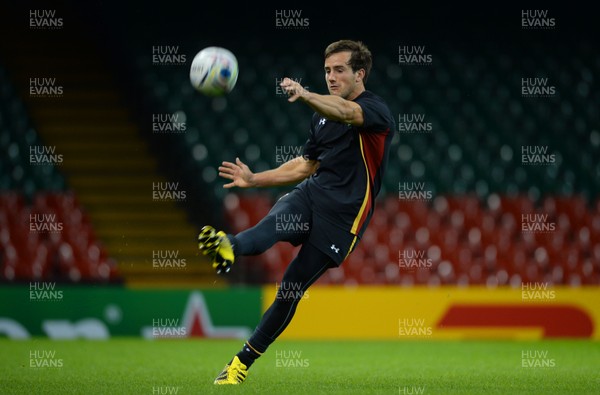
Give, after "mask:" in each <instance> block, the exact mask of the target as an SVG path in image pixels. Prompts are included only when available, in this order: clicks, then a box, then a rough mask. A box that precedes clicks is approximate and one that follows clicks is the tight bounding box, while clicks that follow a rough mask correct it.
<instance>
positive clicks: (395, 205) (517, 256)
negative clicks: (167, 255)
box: [225, 194, 600, 287]
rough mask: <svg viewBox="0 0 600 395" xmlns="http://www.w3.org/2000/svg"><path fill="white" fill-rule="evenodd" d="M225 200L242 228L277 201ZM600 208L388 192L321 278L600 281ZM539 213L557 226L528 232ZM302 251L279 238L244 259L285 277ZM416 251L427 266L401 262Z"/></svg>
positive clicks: (571, 202) (269, 276) (570, 200)
mask: <svg viewBox="0 0 600 395" xmlns="http://www.w3.org/2000/svg"><path fill="white" fill-rule="evenodd" d="M225 202H226V212H227V218H228V220H229V221H230V223H231V224H232V225H233V226H234V230H235V231H241V230H244V229H246V228H247V227H248V226H251V225H254V224H255V223H256V222H258V220H260V218H262V216H264V215H265V214H266V213H267V212H268V210H269V208H270V207H271V205H272V204H273V203H274V201H272V200H271V198H270V195H268V194H262V195H256V196H255V195H252V196H238V195H235V194H230V195H228V196H227V197H226V199H225ZM598 206H600V201H596V203H595V207H591V206H588V205H587V203H586V202H585V200H584V199H583V198H582V197H581V196H573V197H560V198H557V197H554V196H549V197H547V198H545V199H544V200H543V202H542V204H541V205H540V206H537V205H535V203H534V202H533V201H532V200H531V199H530V198H528V197H526V196H516V197H508V198H501V197H498V196H497V195H491V196H490V197H489V198H488V199H487V200H486V201H482V200H480V199H478V198H477V197H473V196H456V195H453V196H451V197H445V196H440V197H437V198H435V199H434V200H433V201H432V202H410V203H406V202H402V201H400V200H399V199H398V198H397V197H395V196H388V197H386V198H384V199H381V200H380V201H379V205H378V209H377V211H376V213H375V215H374V216H373V219H372V223H371V225H370V226H369V228H368V229H367V231H366V232H365V234H364V236H363V238H362V240H361V241H360V243H359V245H358V247H357V248H356V250H355V251H354V252H353V253H352V254H351V255H350V256H349V258H348V259H347V260H346V262H344V264H343V265H342V266H341V268H339V269H335V270H330V271H329V272H327V273H326V274H325V275H324V276H323V278H321V279H320V280H319V283H321V284H328V283H334V284H402V285H416V284H427V285H441V284H459V285H472V284H479V285H487V286H490V287H495V286H501V285H512V286H517V287H518V286H520V284H521V283H522V282H547V283H549V284H556V285H558V284H565V285H571V286H580V285H589V284H596V285H597V284H600V211H598ZM532 212H534V213H543V214H547V215H548V217H547V223H549V224H554V225H555V226H553V228H554V229H555V230H554V231H551V232H527V231H523V229H522V226H521V223H522V220H521V214H523V213H532ZM298 248H299V247H293V246H291V245H290V244H288V243H278V244H276V245H275V246H274V248H273V249H271V250H269V251H267V252H265V253H264V254H262V255H260V256H258V257H255V258H250V257H247V258H244V261H243V262H244V263H246V264H248V265H260V267H261V268H262V270H264V272H265V274H266V279H265V280H266V281H279V280H280V279H281V276H282V275H283V272H284V271H285V268H286V267H287V264H288V262H289V261H290V260H291V259H292V258H293V256H294V254H295V253H296V252H297V250H298ZM407 251H408V252H407ZM404 254H408V255H404ZM415 254H417V255H416V256H420V257H422V258H421V259H423V260H424V261H422V262H424V263H425V264H424V265H422V266H421V267H407V265H406V264H401V263H400V258H401V257H404V256H415ZM419 254H420V255H419ZM246 260H248V261H246ZM405 262H406V261H405Z"/></svg>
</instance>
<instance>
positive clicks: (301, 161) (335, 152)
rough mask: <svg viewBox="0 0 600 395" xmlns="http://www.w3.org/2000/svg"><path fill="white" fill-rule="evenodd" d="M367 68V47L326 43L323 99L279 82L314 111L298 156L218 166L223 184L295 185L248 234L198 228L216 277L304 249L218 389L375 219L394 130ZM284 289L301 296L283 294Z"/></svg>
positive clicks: (237, 378)
mask: <svg viewBox="0 0 600 395" xmlns="http://www.w3.org/2000/svg"><path fill="white" fill-rule="evenodd" d="M371 65H372V57H371V52H370V51H369V49H368V48H367V47H366V46H365V45H364V44H363V43H361V42H358V41H351V40H341V41H337V42H334V43H332V44H330V45H329V46H328V47H327V48H326V49H325V81H326V83H327V88H328V90H329V95H319V94H316V93H312V92H308V91H307V90H305V89H303V87H302V86H301V85H300V84H299V83H297V82H295V81H293V80H291V79H289V78H285V79H284V80H283V81H282V82H281V84H280V85H281V88H282V89H283V91H284V92H286V93H287V94H288V96H289V97H288V101H289V102H295V101H302V102H304V103H306V104H307V105H309V106H310V107H311V108H312V109H313V110H314V111H315V113H314V114H313V116H312V121H311V125H310V133H309V136H308V140H307V141H306V144H305V145H304V152H303V156H302V157H298V158H295V159H292V160H290V161H288V162H286V163H284V164H282V165H281V166H279V167H278V168H276V169H272V170H267V171H264V172H260V173H253V172H252V171H251V170H250V169H249V168H248V166H246V165H245V164H244V163H243V162H242V161H241V160H240V159H239V158H236V161H235V163H231V162H223V164H222V166H221V167H219V175H220V176H221V177H224V178H226V179H228V180H230V181H231V182H229V183H228V184H225V185H224V187H225V188H232V187H240V188H252V187H269V186H280V185H289V184H294V183H299V184H298V185H296V186H295V187H294V189H293V190H292V191H291V192H289V193H288V194H286V195H284V196H283V197H281V198H280V199H279V200H278V201H277V203H276V204H275V205H274V206H273V208H272V209H271V211H270V212H269V213H268V214H267V215H266V216H265V217H264V218H263V219H262V220H261V221H260V222H259V223H258V224H257V225H256V226H254V227H252V228H250V229H247V230H245V231H243V232H240V233H238V234H236V235H232V234H226V233H225V232H223V231H218V232H217V231H216V230H215V229H214V228H212V227H210V226H205V227H203V228H202V230H201V232H200V234H199V235H198V246H199V248H200V250H201V251H202V253H203V254H205V255H208V256H210V257H211V258H212V261H213V267H214V268H215V269H216V270H217V273H227V272H229V270H230V269H231V265H232V264H233V263H234V262H235V259H236V257H239V256H244V255H257V254H260V253H262V252H264V251H266V250H267V249H268V248H270V247H271V246H272V245H273V244H275V243H276V242H278V241H287V242H289V243H292V244H293V245H295V246H298V245H301V246H302V247H301V248H300V250H299V252H298V255H297V256H296V257H295V258H294V259H293V260H292V261H291V262H290V263H289V265H288V267H287V269H286V271H285V274H284V275H283V279H282V280H281V285H280V287H279V290H278V293H277V297H276V298H275V301H274V302H273V304H272V305H271V306H270V307H269V309H268V310H267V311H266V312H265V314H264V315H263V317H262V319H261V321H260V323H259V324H258V326H257V327H256V329H255V331H254V333H253V334H252V336H251V337H250V338H249V339H248V340H247V341H246V342H245V344H244V346H243V347H242V349H241V350H240V351H239V352H238V353H237V354H236V355H235V356H234V357H233V359H232V360H231V361H230V362H229V363H228V364H227V365H226V366H225V368H224V369H223V371H222V372H221V373H220V374H219V375H218V377H217V378H216V379H215V384H239V383H241V382H243V381H244V380H245V379H246V376H247V374H248V369H249V368H250V366H252V364H253V363H254V361H255V360H256V359H257V358H258V357H260V356H261V355H262V354H263V353H264V352H265V351H266V350H267V348H268V347H269V345H270V344H271V343H273V342H274V341H275V339H277V337H278V336H279V335H280V334H281V333H282V332H283V331H284V329H285V328H286V327H287V325H288V324H289V323H290V321H291V320H292V317H293V316H294V313H295V311H296V307H297V305H298V302H300V300H301V299H302V295H303V293H304V292H305V291H306V290H307V289H308V287H310V285H311V284H313V283H314V282H315V281H317V280H318V279H319V277H320V276H321V275H322V274H323V273H324V272H325V271H327V269H329V268H332V267H337V266H339V265H341V264H342V262H343V261H344V259H345V258H346V257H347V256H348V255H349V254H350V253H351V252H352V251H353V249H354V248H355V247H356V245H357V242H358V240H360V238H361V236H362V234H363V233H364V231H365V229H366V227H367V224H368V223H369V220H370V219H371V216H372V214H373V210H374V208H375V197H376V196H377V194H378V192H379V189H380V186H381V182H382V179H383V174H384V171H385V168H386V164H387V159H388V156H389V150H390V145H391V141H392V137H393V133H394V127H395V125H394V119H393V117H392V115H391V112H390V110H389V108H388V106H387V105H386V103H385V102H384V101H383V100H382V99H381V98H380V97H378V96H376V95H375V94H373V93H371V92H370V91H367V90H366V89H365V83H366V81H367V77H368V76H369V72H370V70H371ZM281 215H294V216H296V217H295V218H302V219H303V220H304V221H306V222H307V223H308V224H309V226H308V230H307V231H306V232H282V231H278V229H277V226H276V221H277V218H285V217H281ZM288 218H289V217H288ZM285 289H294V290H296V289H298V290H299V291H300V292H282V291H281V290H285Z"/></svg>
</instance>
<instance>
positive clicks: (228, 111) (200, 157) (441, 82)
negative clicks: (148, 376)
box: [0, 9, 600, 286]
mask: <svg viewBox="0 0 600 395" xmlns="http://www.w3.org/2000/svg"><path fill="white" fill-rule="evenodd" d="M131 12H132V11H131V10H130V13H129V14H128V13H127V12H126V11H123V12H122V13H121V14H120V15H117V16H115V18H122V19H123V20H127V24H123V26H129V25H128V23H130V22H132V23H135V22H136V21H137V22H138V23H141V22H140V21H141V20H142V19H143V17H142V16H143V15H144V14H143V11H142V10H138V9H136V10H135V14H132V13H131ZM128 15H129V19H127V18H128ZM131 15H136V16H138V17H137V19H136V18H132V17H131ZM144 20H145V19H144ZM145 23H157V22H156V21H154V22H153V21H152V20H150V21H148V20H145ZM167 30H168V29H167V28H165V29H163V30H160V29H157V31H155V32H154V33H152V34H150V33H148V32H147V31H146V30H145V29H143V28H139V29H133V28H132V29H131V34H130V35H127V36H119V32H118V31H116V32H114V37H113V39H112V40H108V38H107V40H108V41H109V43H110V44H107V46H109V45H114V46H115V48H112V50H114V51H115V52H114V53H113V54H117V55H113V58H118V59H119V65H118V66H119V67H121V68H120V69H119V72H120V73H121V74H122V75H123V76H122V77H121V78H122V79H123V80H127V84H128V86H127V87H126V89H125V90H126V92H124V94H129V95H130V97H129V103H128V104H129V105H130V106H131V107H133V108H134V109H135V117H136V118H135V121H136V123H137V125H138V126H137V127H139V135H137V137H135V138H134V136H136V132H135V129H136V126H134V125H127V127H124V128H123V129H119V132H117V133H116V134H115V136H116V135H119V136H127V137H123V139H122V140H121V141H120V143H121V145H128V146H129V145H132V144H133V145H136V146H138V147H143V144H144V143H142V142H140V140H136V138H145V139H146V141H147V143H148V144H149V146H150V147H151V155H147V156H144V157H143V158H142V157H140V156H138V153H137V152H136V154H135V155H134V156H131V157H129V158H128V161H125V162H122V163H120V164H117V163H116V162H113V165H114V166H115V168H119V169H125V168H127V169H131V167H132V166H137V165H139V166H140V167H139V168H137V170H136V171H134V173H136V174H139V172H143V173H146V172H148V171H151V170H153V169H154V167H153V166H157V167H159V168H160V170H161V171H162V172H164V174H165V176H166V177H168V178H169V179H175V180H179V181H180V182H182V183H183V184H184V185H185V186H186V189H187V190H188V191H189V192H190V194H193V196H194V198H193V199H190V200H193V202H192V203H193V204H194V205H193V206H192V205H188V206H187V207H186V208H187V210H188V212H187V214H182V216H183V217H186V218H187V220H188V221H189V222H191V223H192V224H193V225H194V226H195V227H196V229H193V228H192V227H190V226H189V223H188V225H187V227H183V228H179V229H180V230H181V229H184V230H181V231H180V232H179V231H177V232H176V231H173V232H172V234H170V235H169V237H168V238H167V239H165V240H162V241H163V242H164V244H163V246H164V247H163V248H164V249H168V248H179V249H181V250H183V249H185V248H187V247H186V245H194V243H193V240H192V239H190V238H189V235H191V234H195V233H196V231H197V229H198V228H199V227H200V226H201V225H203V224H204V223H207V222H211V223H212V224H214V225H216V226H219V227H223V228H226V229H227V230H229V231H232V232H237V231H240V230H243V229H245V228H247V227H248V226H251V225H252V224H254V223H256V222H257V221H258V220H259V219H260V218H261V217H262V216H263V215H264V214H265V213H266V212H267V211H268V209H269V208H270V207H271V206H272V204H273V203H274V202H275V200H276V199H277V197H278V196H280V195H281V194H282V193H283V192H285V190H286V188H276V189H273V190H269V191H240V190H236V191H232V192H228V191H227V190H224V189H223V188H222V184H223V182H222V180H220V179H219V177H218V172H217V170H216V169H217V167H218V166H219V164H220V163H221V161H222V160H232V159H233V158H235V157H236V156H239V157H240V158H242V159H243V160H244V161H245V162H246V163H247V164H248V165H249V166H250V167H251V169H253V170H254V171H261V170H265V169H267V168H272V167H274V166H277V165H279V164H280V158H279V157H278V156H277V154H278V149H279V148H286V149H288V150H291V151H294V150H296V149H298V148H299V147H301V146H302V145H303V143H304V141H305V138H306V132H307V127H308V119H309V116H310V114H311V112H310V110H309V109H307V108H306V107H305V106H301V105H289V104H288V103H287V102H286V100H285V98H284V97H282V95H280V94H279V93H278V89H277V83H278V80H279V79H280V78H282V76H283V75H288V76H290V77H292V78H296V79H301V80H302V83H303V84H305V85H308V86H309V88H310V89H311V90H315V91H324V90H325V87H324V84H323V81H322V80H321V79H320V76H322V59H321V55H320V52H321V48H320V47H319V48H314V47H313V46H312V45H313V43H311V42H307V41H306V40H304V39H302V36H301V35H294V34H292V33H289V34H287V35H286V33H285V32H283V33H281V34H282V35H283V36H284V38H283V39H285V40H289V42H288V47H289V48H294V54H302V55H301V56H299V55H298V56H293V55H292V54H291V53H290V52H288V51H284V50H281V49H279V48H277V47H276V46H275V45H274V44H273V46H270V45H269V44H268V43H267V42H266V41H261V39H260V38H255V37H254V36H253V35H250V34H249V35H248V37H245V38H244V40H242V41H240V40H239V39H238V38H235V37H234V38H230V37H220V38H219V40H220V42H219V44H222V45H224V46H227V47H228V48H229V49H231V50H232V51H233V52H234V53H235V54H236V55H237V57H238V61H239V64H240V70H241V71H240V77H239V80H238V84H237V86H236V88H235V89H234V91H233V92H232V93H231V94H230V95H228V96H225V97H219V98H207V97H203V96H201V95H199V94H198V93H196V92H194V91H193V89H192V87H191V86H190V84H189V80H188V67H187V65H189V62H190V61H191V58H192V57H193V55H194V54H195V53H196V52H197V51H198V50H200V49H201V48H203V47H206V46H209V45H215V42H214V41H211V40H210V39H209V38H207V37H205V36H202V35H196V36H195V35H190V34H188V32H187V31H185V29H184V28H181V30H177V29H172V30H170V31H167ZM182 30H184V31H182ZM125 37H127V38H125ZM121 38H122V39H121ZM119 40H120V41H119ZM399 41H400V39H395V38H393V37H388V38H387V39H386V40H381V41H377V40H375V39H373V41H372V42H367V44H369V45H370V47H371V50H372V51H373V53H374V54H375V64H374V69H373V71H372V75H371V77H370V79H369V81H368V88H369V89H371V90H373V91H374V92H377V93H378V94H380V95H381V96H383V97H384V98H386V99H387V100H388V103H389V106H390V108H391V109H392V112H393V113H394V115H395V116H396V117H398V119H397V120H398V121H399V122H400V121H401V120H402V119H405V118H402V117H406V116H408V117H411V116H414V115H417V116H423V117H424V118H423V120H422V121H421V122H425V123H428V124H431V131H428V132H415V133H407V132H402V131H397V133H396V136H395V139H394V146H393V148H392V153H391V157H390V163H389V166H388V173H387V174H386V177H385V180H384V186H383V189H382V191H381V196H380V199H379V201H378V210H377V211H376V213H375V216H374V217H373V220H372V224H371V225H370V227H369V229H368V231H367V232H366V233H365V235H364V237H363V240H361V242H360V244H359V246H358V248H357V250H356V251H355V252H354V253H353V254H352V255H351V256H350V258H349V259H348V261H347V262H346V263H345V264H344V265H343V266H342V268H340V269H337V270H332V271H329V272H328V273H327V274H326V275H325V276H324V277H323V278H322V279H321V280H320V282H321V283H336V284H358V283H360V284H401V285H407V286H409V285H413V284H430V285H439V284H460V285H468V284H485V285H488V286H500V285H513V286H517V285H518V284H521V282H524V281H547V282H550V283H553V284H569V285H573V286H578V285H585V284H599V283H600V200H599V191H600V176H599V175H600V162H599V161H598V158H599V157H600V130H599V129H598V128H597V125H598V124H600V112H599V111H598V108H597V103H598V102H599V100H600V97H599V96H598V92H599V91H598V89H596V88H597V81H595V80H594V78H593V75H595V74H597V73H598V72H599V71H600V70H599V68H600V59H599V58H598V57H597V55H594V52H593V51H592V48H593V45H592V44H591V43H590V42H589V41H586V40H581V41H578V42H572V41H570V40H569V37H568V36H565V38H563V39H562V40H556V41H555V42H553V48H552V51H549V50H547V48H546V47H544V46H543V45H541V44H540V43H538V42H537V41H535V40H531V41H530V42H527V43H523V42H520V41H518V40H515V39H514V38H506V42H505V43H502V44H499V46H493V45H488V46H485V45H481V47H469V48H468V49H465V48H463V47H461V45H462V44H461V42H460V41H458V40H455V41H454V42H453V43H454V45H452V44H450V43H451V41H440V42H439V43H437V44H436V45H432V46H427V47H426V50H427V51H429V52H430V53H431V55H432V56H433V61H432V64H431V65H425V66H419V67H415V66H404V65H401V64H398V42H399ZM117 43H118V44H120V45H116V44H117ZM546 44H547V43H546ZM156 45H176V46H178V48H179V51H180V52H181V53H185V54H186V55H187V64H186V65H179V66H177V65H175V66H173V65H166V66H157V65H155V64H153V62H152V48H153V46H156ZM564 59H570V61H568V62H565V61H564ZM98 67H99V66H96V68H92V69H91V70H92V71H91V72H92V73H100V74H102V72H103V71H102V70H101V69H99V68H98ZM529 77H537V78H548V80H547V81H549V84H550V85H551V86H553V87H554V88H555V89H556V91H557V92H558V93H557V94H554V95H550V97H524V96H523V94H522V91H521V87H522V79H523V78H529ZM102 81H104V80H102ZM101 84H104V82H102V83H101ZM96 88H97V86H96ZM3 89H4V88H3ZM105 94H106V95H108V96H111V95H112V93H110V92H105ZM111 97H112V96H111ZM109 101H110V106H112V107H105V108H110V109H111V110H110V111H108V110H107V111H108V112H104V113H102V114H101V115H99V116H100V118H102V119H106V118H111V119H118V118H120V117H121V116H122V114H121V113H120V112H119V111H118V110H117V108H119V106H122V105H125V104H124V103H119V102H114V101H112V99H110V100H109ZM3 103H4V104H6V103H7V101H6V100H5V99H3ZM107 103H108V102H102V104H101V105H103V106H104V105H108V104H107ZM111 111H112V112H111ZM152 114H177V115H178V116H180V117H182V119H185V122H186V125H187V129H186V131H185V133H178V134H174V135H170V136H163V135H157V134H154V133H152V131H151V128H150V127H149V126H148V124H149V122H150V120H151V119H152ZM96 122H99V121H98V120H96ZM0 126H2V125H0ZM115 127H117V128H118V126H115V125H111V126H110V129H111V130H116V129H115ZM31 138H34V135H32V137H31ZM6 139H7V138H6V137H4V133H3V135H2V141H0V143H1V144H2V146H3V147H8V146H7V145H6V144H7V142H6V141H5V140H6ZM61 144H62V143H61ZM524 147H536V149H540V148H541V149H544V150H547V151H546V152H547V153H549V154H550V155H551V156H552V158H553V159H552V161H551V163H545V164H541V163H525V162H524V160H523V158H522V153H523V149H524ZM111 149H112V150H113V152H114V150H117V147H116V146H113V147H112V148H111ZM141 150H142V148H140V151H141ZM7 152H9V151H7ZM91 152H96V153H98V152H99V153H102V154H104V152H105V151H102V150H101V149H100V146H99V145H95V146H92V147H90V153H91ZM294 152H296V151H294ZM9 153H10V152H9ZM130 154H131V152H130V151H128V153H126V154H125V153H124V155H127V156H128V155H130ZM73 155H74V154H73ZM152 157H154V158H158V162H157V163H155V164H151V161H152V160H153V159H152ZM8 158H10V156H9V157H8ZM134 158H135V159H134ZM7 160H8V159H6V160H4V159H3V161H2V162H1V165H2V169H7V166H9V164H8V163H7ZM134 162H135V163H134ZM65 166H66V165H65ZM11 169H12V167H11ZM17 173H18V172H17ZM9 174H11V173H10V172H7V171H6V170H3V171H2V172H1V173H0V176H1V177H2V179H1V180H2V181H1V182H2V183H3V185H9V184H10V183H15V182H25V183H29V184H27V185H23V188H25V190H29V191H32V190H33V189H34V188H33V187H32V186H31V183H35V181H27V180H29V179H30V178H28V177H23V178H22V179H13V178H14V177H15V172H14V171H12V176H10V175H9ZM17 176H18V174H17ZM11 177H12V178H11ZM70 177H71V178H70V179H71V180H72V182H73V185H75V186H76V189H77V193H78V196H80V197H81V199H82V201H83V200H84V196H86V199H88V200H86V201H85V206H86V207H89V209H90V215H91V216H92V217H94V218H97V220H96V221H97V222H96V224H97V225H96V227H97V229H98V232H99V233H101V235H100V237H101V239H102V240H105V241H106V243H107V246H108V247H109V252H110V253H111V255H112V256H115V258H117V261H122V262H128V261H127V259H126V258H125V257H123V256H120V257H119V256H117V252H118V251H132V250H135V248H132V247H127V248H125V246H124V245H122V244H119V243H118V242H117V241H116V240H117V238H118V236H119V234H118V232H116V233H115V232H112V231H111V230H110V229H109V228H110V227H111V225H110V224H112V223H113V221H115V220H117V218H128V219H127V220H125V221H128V222H130V223H131V222H132V221H135V218H140V217H135V218H134V217H126V214H125V213H124V212H116V211H114V212H113V213H112V215H109V214H107V213H103V214H102V213H100V211H101V210H102V208H103V207H105V206H106V205H107V204H108V205H109V206H111V207H116V206H117V205H118V204H119V203H118V202H117V201H112V200H111V201H100V200H98V196H100V195H101V191H99V190H98V188H91V187H89V188H88V187H86V185H84V181H83V180H81V182H79V184H78V183H77V177H76V175H75V174H73V175H71V176H70ZM116 180H120V181H118V182H119V185H120V186H119V187H117V186H116V185H115V184H114V183H115V182H117V181H116ZM138 181H139V180H137V181H136V180H134V179H133V178H128V177H125V176H124V175H123V174H114V173H112V174H110V176H108V177H106V178H104V179H103V181H102V182H106V183H109V182H110V183H111V184H103V185H106V187H107V188H109V189H111V190H113V191H119V196H120V197H121V198H123V197H127V199H133V195H132V191H134V190H135V191H139V189H140V188H133V187H132V186H133V185H134V184H135V185H139V183H138ZM97 182H99V181H98V180H95V183H97ZM406 182H410V183H420V185H421V186H422V188H423V190H424V191H426V192H430V194H431V197H430V198H428V199H422V200H417V201H407V200H405V199H402V198H400V197H399V189H401V188H402V187H401V186H400V185H401V184H403V183H406ZM8 189H10V188H8ZM94 199H96V200H97V201H94ZM133 200H135V199H133ZM142 200H143V199H142ZM107 202H108V203H107ZM131 202H133V203H132V204H133V205H134V206H139V205H140V202H141V200H135V201H131ZM128 207H131V205H130V206H128ZM199 207H204V211H201V210H199ZM168 210H175V209H174V208H172V207H169V209H168ZM168 210H167V211H168ZM149 211H151V210H150V209H148V208H142V209H141V213H140V216H143V215H147V213H148V212H149ZM207 212H210V213H212V217H209V216H208V214H207ZM534 214H538V215H541V216H542V217H539V218H543V221H542V222H543V224H545V225H546V226H550V225H552V230H550V231H545V232H544V231H540V232H526V231H524V230H523V226H524V225H523V224H524V221H526V220H528V218H529V217H525V219H524V218H523V216H524V215H534ZM184 222H185V220H184ZM149 223H151V224H153V225H154V226H153V227H152V229H154V230H152V229H147V228H148V227H144V229H145V230H142V229H139V232H140V233H139V239H140V240H147V239H151V240H153V241H154V242H156V241H158V240H160V239H163V238H164V237H163V235H164V229H169V230H172V229H175V228H177V227H178V226H179V225H175V224H174V223H169V224H162V225H158V222H156V221H149ZM173 246H177V247H173ZM141 248H146V250H144V251H147V249H148V248H151V247H148V246H146V247H141ZM295 250H296V249H295V248H292V247H291V246H288V245H286V244H278V245H277V246H276V248H274V249H272V250H270V251H268V252H266V253H265V254H262V255H261V256H258V257H253V258H250V257H247V258H245V259H243V260H242V261H241V262H240V268H239V269H238V270H237V271H236V272H235V273H234V275H233V276H232V281H233V282H244V283H252V282H257V283H260V282H265V281H276V280H277V279H280V278H281V275H282V273H283V270H285V266H286V264H287V262H288V261H289V260H290V259H291V257H292V256H293V254H294V252H295ZM401 254H406V255H404V256H415V255H413V254H417V256H419V254H422V258H423V259H425V260H426V263H427V267H425V268H418V269H411V268H406V267H402V265H401V263H400V259H401ZM138 258H140V257H139V254H138ZM140 260H143V257H142V258H140V259H138V261H140ZM125 267H127V265H123V266H120V269H123V270H125ZM132 275H133V276H136V275H142V273H132Z"/></svg>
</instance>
